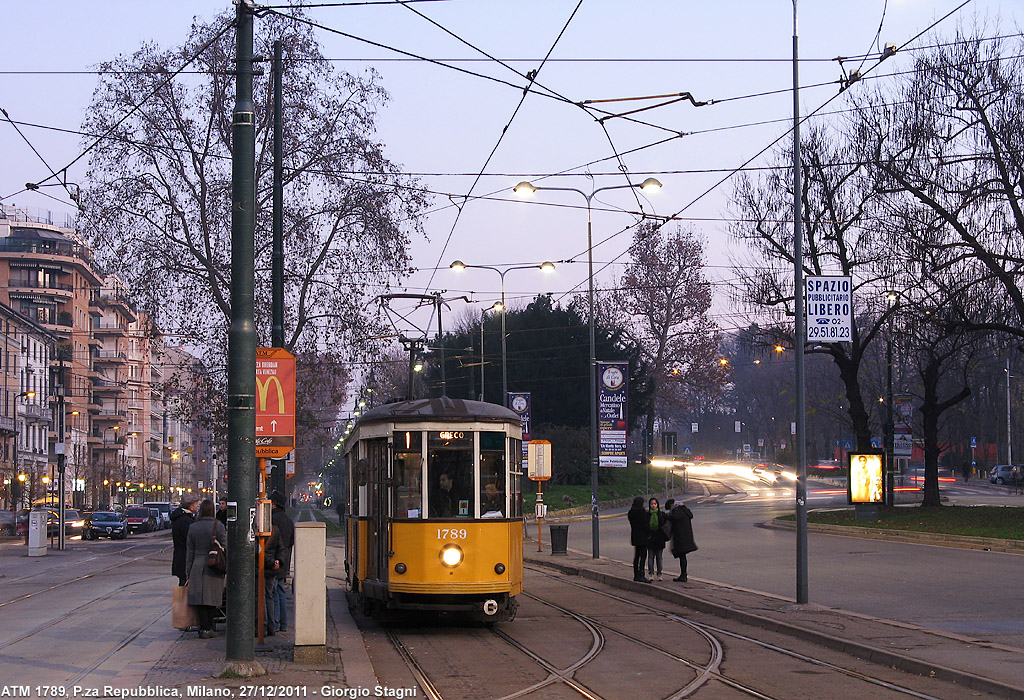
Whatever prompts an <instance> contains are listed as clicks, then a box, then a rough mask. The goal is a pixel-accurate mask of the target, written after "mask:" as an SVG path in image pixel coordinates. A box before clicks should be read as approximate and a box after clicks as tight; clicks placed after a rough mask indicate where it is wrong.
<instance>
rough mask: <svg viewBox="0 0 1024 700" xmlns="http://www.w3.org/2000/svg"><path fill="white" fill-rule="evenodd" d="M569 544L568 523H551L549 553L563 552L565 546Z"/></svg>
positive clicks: (564, 551)
mask: <svg viewBox="0 0 1024 700" xmlns="http://www.w3.org/2000/svg"><path fill="white" fill-rule="evenodd" d="M568 546H569V526H568V525H552V526H551V553H552V554H565V553H566V547H568Z"/></svg>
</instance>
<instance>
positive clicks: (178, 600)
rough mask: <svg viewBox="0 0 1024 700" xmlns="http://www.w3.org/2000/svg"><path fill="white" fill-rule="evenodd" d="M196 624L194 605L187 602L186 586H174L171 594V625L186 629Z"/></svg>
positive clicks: (196, 617) (197, 621) (197, 622)
mask: <svg viewBox="0 0 1024 700" xmlns="http://www.w3.org/2000/svg"><path fill="white" fill-rule="evenodd" d="M198 624H199V620H198V616H197V615H196V609H195V606H192V605H189V604H188V586H175V587H174V590H173V592H172V595H171V625H172V626H173V627H174V628H175V629H179V630H187V629H189V628H190V627H196V626H197V625H198Z"/></svg>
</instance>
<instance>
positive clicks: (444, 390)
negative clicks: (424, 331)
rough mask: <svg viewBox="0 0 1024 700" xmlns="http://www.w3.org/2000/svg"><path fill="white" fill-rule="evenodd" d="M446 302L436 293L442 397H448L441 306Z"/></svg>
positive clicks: (439, 293) (435, 303)
mask: <svg viewBox="0 0 1024 700" xmlns="http://www.w3.org/2000/svg"><path fill="white" fill-rule="evenodd" d="M443 303H444V300H443V299H442V298H441V292H434V305H435V306H436V307H437V347H438V349H440V351H441V396H447V395H448V380H447V378H446V376H445V368H444V360H445V357H444V330H443V329H442V328H441V305H442V304H443Z"/></svg>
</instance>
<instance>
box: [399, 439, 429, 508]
mask: <svg viewBox="0 0 1024 700" xmlns="http://www.w3.org/2000/svg"><path fill="white" fill-rule="evenodd" d="M422 435H423V434H422V433H421V432H420V431H419V430H406V431H402V432H397V433H395V434H394V448H395V481H396V483H395V517H396V518H422V517H423V490H422V488H421V482H422V479H423V465H422V459H421V457H422V455H423V438H422Z"/></svg>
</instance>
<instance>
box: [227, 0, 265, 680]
mask: <svg viewBox="0 0 1024 700" xmlns="http://www.w3.org/2000/svg"><path fill="white" fill-rule="evenodd" d="M235 14H236V20H235V21H236V28H237V54H236V57H235V107H234V111H233V113H232V120H231V146H232V159H231V168H232V170H231V327H230V329H229V330H228V444H227V448H228V459H227V470H228V502H229V503H234V504H236V508H235V512H236V514H237V515H236V517H235V520H234V521H230V520H229V522H228V547H227V550H228V574H227V597H228V611H229V612H228V619H227V640H226V642H227V654H226V656H227V661H228V667H229V669H230V670H231V671H233V672H234V673H236V674H239V675H243V676H249V675H255V674H261V673H263V669H262V668H261V667H260V666H259V664H257V663H256V662H255V660H254V654H255V645H254V643H253V635H254V634H255V632H256V621H255V613H256V598H255V587H256V578H255V570H254V569H255V567H254V563H255V559H256V552H255V548H254V545H253V541H254V540H253V539H251V538H250V534H251V527H252V525H251V520H250V517H249V511H250V509H253V508H255V505H256V439H255V435H256V323H255V316H254V301H253V294H254V289H255V254H254V248H255V246H254V241H253V237H254V235H255V230H256V182H255V163H256V112H255V107H254V105H253V101H252V76H253V60H252V46H253V42H252V24H253V7H252V5H251V4H249V0H235ZM228 515H229V516H230V515H231V512H230V510H229V512H228ZM226 670H227V669H226Z"/></svg>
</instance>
